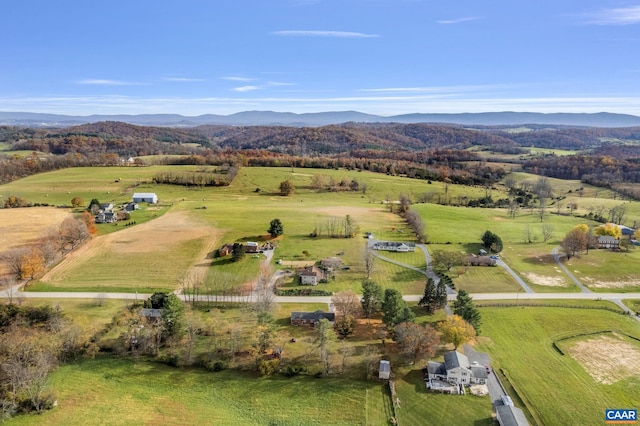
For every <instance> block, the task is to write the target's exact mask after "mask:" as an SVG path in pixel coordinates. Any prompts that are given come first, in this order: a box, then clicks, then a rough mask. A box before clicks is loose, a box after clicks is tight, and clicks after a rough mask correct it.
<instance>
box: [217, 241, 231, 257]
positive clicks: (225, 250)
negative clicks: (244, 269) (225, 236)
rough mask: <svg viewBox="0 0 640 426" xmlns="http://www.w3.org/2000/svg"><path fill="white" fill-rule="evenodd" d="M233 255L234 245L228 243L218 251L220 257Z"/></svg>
mask: <svg viewBox="0 0 640 426" xmlns="http://www.w3.org/2000/svg"><path fill="white" fill-rule="evenodd" d="M231 253H233V244H231V243H226V244H223V245H222V247H220V249H219V250H218V256H220V257H225V256H228V255H230V254H231Z"/></svg>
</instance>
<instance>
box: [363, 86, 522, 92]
mask: <svg viewBox="0 0 640 426" xmlns="http://www.w3.org/2000/svg"><path fill="white" fill-rule="evenodd" d="M508 87H512V86H509V85H506V84H487V85H476V86H432V87H382V88H375V89H360V90H359V91H360V92H373V93H385V92H386V93H393V92H397V93H443V92H456V93H461V92H478V91H483V90H497V89H504V88H508Z"/></svg>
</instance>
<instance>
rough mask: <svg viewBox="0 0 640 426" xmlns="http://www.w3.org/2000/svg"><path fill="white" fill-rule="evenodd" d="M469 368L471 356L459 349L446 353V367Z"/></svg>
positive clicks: (451, 368) (449, 368)
mask: <svg viewBox="0 0 640 426" xmlns="http://www.w3.org/2000/svg"><path fill="white" fill-rule="evenodd" d="M458 367H462V368H469V358H467V357H466V355H463V354H461V353H460V352H458V351H451V352H447V353H446V354H444V368H445V369H446V370H447V371H449V370H453V369H454V368H458Z"/></svg>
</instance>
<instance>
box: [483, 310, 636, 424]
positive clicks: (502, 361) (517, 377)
mask: <svg viewBox="0 0 640 426" xmlns="http://www.w3.org/2000/svg"><path fill="white" fill-rule="evenodd" d="M612 306H613V305H612ZM480 312H481V314H482V322H483V324H482V336H483V337H481V338H480V342H481V344H480V345H479V347H478V348H476V349H479V350H483V351H486V352H488V353H489V354H490V355H491V357H492V367H493V368H494V369H495V370H498V369H502V370H504V372H505V373H506V375H507V377H508V378H509V380H510V382H511V383H512V385H513V386H514V387H515V388H516V389H517V392H518V395H519V397H518V399H515V398H514V400H516V401H518V400H520V399H521V400H523V401H524V402H525V404H526V408H527V409H528V410H529V411H530V412H531V413H532V414H533V416H534V418H536V419H537V420H538V422H539V423H540V424H558V425H569V424H576V425H577V424H580V425H586V424H599V423H601V422H602V416H603V413H604V410H605V409H606V408H611V407H637V405H638V401H640V371H637V372H635V373H634V374H633V376H632V377H631V378H627V379H624V380H621V381H618V382H615V383H613V384H608V385H605V384H601V383H599V382H598V381H596V380H594V378H593V377H592V376H591V375H590V374H589V373H588V372H587V371H586V370H585V368H583V367H582V366H581V365H580V363H579V362H578V361H577V360H576V359H574V358H573V357H572V356H571V355H561V354H560V353H559V352H558V351H556V350H555V349H554V348H553V346H552V344H553V342H554V341H555V340H556V339H559V338H562V337H568V336H569V335H574V334H579V333H594V332H599V331H603V330H616V331H618V332H621V333H626V334H630V335H632V336H635V337H636V338H640V329H639V328H638V323H637V322H636V321H635V320H633V319H632V318H630V317H628V316H624V315H620V314H617V313H613V312H609V311H604V310H596V309H570V308H560V307H526V308H523V307H511V308H481V310H480ZM635 345H636V347H637V349H638V351H640V343H638V342H636V343H635ZM639 353H640V352H639ZM600 356H601V357H602V359H604V360H606V362H613V363H615V362H616V360H617V359H618V354H617V353H616V352H612V353H610V354H601V355H600ZM619 368H621V369H623V368H626V367H625V366H624V365H620V366H619ZM516 405H520V406H521V404H520V403H516Z"/></svg>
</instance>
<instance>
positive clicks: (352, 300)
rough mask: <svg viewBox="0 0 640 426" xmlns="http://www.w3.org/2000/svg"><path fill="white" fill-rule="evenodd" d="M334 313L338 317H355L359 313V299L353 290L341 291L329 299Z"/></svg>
mask: <svg viewBox="0 0 640 426" xmlns="http://www.w3.org/2000/svg"><path fill="white" fill-rule="evenodd" d="M331 303H332V304H333V308H334V311H335V313H336V314H337V315H338V316H339V317H348V316H350V317H356V316H358V314H359V312H360V299H359V298H358V295H357V294H355V293H354V291H353V290H342V291H339V292H337V293H336V294H334V295H333V297H331Z"/></svg>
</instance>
